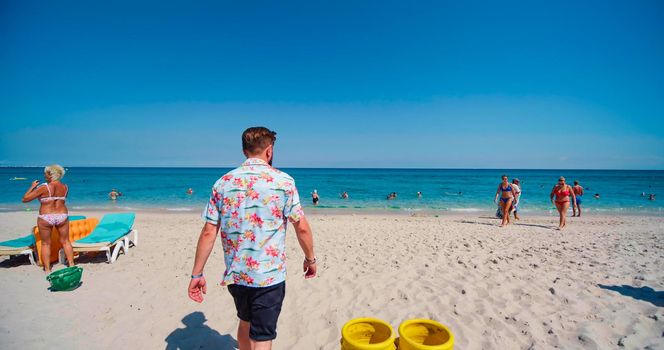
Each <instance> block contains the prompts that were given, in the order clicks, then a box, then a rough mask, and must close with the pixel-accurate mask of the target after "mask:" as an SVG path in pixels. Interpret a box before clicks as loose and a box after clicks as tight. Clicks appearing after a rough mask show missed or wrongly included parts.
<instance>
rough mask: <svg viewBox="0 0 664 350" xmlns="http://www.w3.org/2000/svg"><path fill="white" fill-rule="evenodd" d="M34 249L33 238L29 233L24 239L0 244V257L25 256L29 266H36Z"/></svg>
mask: <svg viewBox="0 0 664 350" xmlns="http://www.w3.org/2000/svg"><path fill="white" fill-rule="evenodd" d="M34 247H35V236H34V235H33V234H32V233H31V234H29V235H27V236H25V237H21V238H16V239H12V240H9V241H4V242H0V256H9V257H12V256H14V255H27V256H28V259H30V264H32V265H36V264H37V263H36V262H35V253H34Z"/></svg>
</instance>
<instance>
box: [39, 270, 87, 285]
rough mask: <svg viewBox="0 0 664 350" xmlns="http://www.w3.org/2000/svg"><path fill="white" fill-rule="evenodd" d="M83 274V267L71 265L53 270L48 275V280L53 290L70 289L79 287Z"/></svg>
mask: <svg viewBox="0 0 664 350" xmlns="http://www.w3.org/2000/svg"><path fill="white" fill-rule="evenodd" d="M82 275H83V269H82V268H80V267H78V266H70V267H67V268H64V269H62V270H58V271H55V272H52V273H51V274H50V275H48V276H46V280H47V281H49V282H50V283H51V291H70V290H74V289H76V288H78V286H79V284H80V282H81V276H82Z"/></svg>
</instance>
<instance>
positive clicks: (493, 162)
mask: <svg viewBox="0 0 664 350" xmlns="http://www.w3.org/2000/svg"><path fill="white" fill-rule="evenodd" d="M0 43H1V46H0V119H1V120H2V122H1V123H0V165H44V164H47V163H54V162H57V163H61V164H63V165H65V166H79V165H112V166H231V165H235V164H237V163H238V162H239V161H241V160H242V154H241V150H240V134H241V132H242V131H243V130H244V128H246V127H248V126H254V125H266V126H268V127H270V128H272V129H274V130H276V131H277V132H278V141H277V149H276V152H277V154H276V159H275V165H278V166H302V167H307V166H311V167H323V166H329V167H428V168H448V167H452V168H460V167H461V168H467V167H470V168H624V169H664V2H662V1H656V0H655V1H550V2H532V1H524V2H520V1H492V2H473V1H432V2H411V1H397V2H391V1H351V2H343V1H329V2H321V1H302V2H290V1H265V2H252V1H233V2H218V1H193V2H179V3H178V4H175V3H171V2H163V1H159V2H156V1H155V2H152V3H150V2H139V1H128V2H124V1H113V2H98V1H46V2H44V1H26V0H20V1H18V0H17V1H12V0H7V1H2V2H0Z"/></svg>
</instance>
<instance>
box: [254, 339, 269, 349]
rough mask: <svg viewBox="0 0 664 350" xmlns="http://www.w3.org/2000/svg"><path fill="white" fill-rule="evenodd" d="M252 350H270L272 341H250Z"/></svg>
mask: <svg viewBox="0 0 664 350" xmlns="http://www.w3.org/2000/svg"><path fill="white" fill-rule="evenodd" d="M251 349H252V350H272V340H266V341H254V340H252V341H251Z"/></svg>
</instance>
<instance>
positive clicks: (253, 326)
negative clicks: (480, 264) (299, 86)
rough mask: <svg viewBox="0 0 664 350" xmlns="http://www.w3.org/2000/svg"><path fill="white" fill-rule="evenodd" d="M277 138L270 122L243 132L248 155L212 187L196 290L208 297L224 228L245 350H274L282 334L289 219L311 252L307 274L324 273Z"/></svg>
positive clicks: (192, 291) (226, 279)
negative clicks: (209, 274) (211, 264)
mask: <svg viewBox="0 0 664 350" xmlns="http://www.w3.org/2000/svg"><path fill="white" fill-rule="evenodd" d="M275 140H276V133H275V132H273V131H271V130H269V129H267V128H264V127H254V128H249V129H247V130H245V131H244V133H243V134H242V149H243V151H244V154H245V156H246V157H247V160H246V161H245V162H244V163H242V165H241V166H240V167H238V168H236V169H234V170H231V171H230V172H228V173H227V174H226V175H224V176H222V177H221V178H220V179H219V180H217V182H216V183H215V184H214V186H213V187H212V194H211V195H210V200H209V201H208V203H207V206H206V207H205V210H204V211H203V220H204V221H205V224H204V226H203V230H202V231H201V234H200V237H199V238H198V246H197V247H196V258H195V261H194V268H193V269H192V272H191V282H190V283H189V288H188V293H189V298H191V299H192V300H194V301H196V302H198V303H201V302H203V294H205V292H206V281H205V277H204V276H203V269H204V267H205V263H206V261H207V259H208V257H209V256H210V253H211V252H212V248H213V246H214V243H215V241H216V237H217V233H219V235H220V236H221V241H222V247H223V249H224V260H225V263H226V270H225V271H224V275H223V277H222V282H221V284H222V285H224V286H228V291H229V293H230V294H231V296H232V297H233V300H234V303H235V309H236V311H237V317H238V318H239V319H240V324H239V326H238V330H237V341H238V345H239V347H240V350H250V349H251V350H266V349H267V350H269V349H271V348H272V340H273V339H275V338H276V337H277V320H278V318H279V314H280V313H281V305H282V303H283V300H284V296H285V294H286V282H285V280H286V253H285V251H286V226H287V224H288V223H287V222H286V220H287V219H288V221H290V222H291V223H292V224H293V226H294V227H295V233H296V235H297V239H298V242H299V243H300V247H301V248H302V251H303V252H304V262H303V271H304V277H305V278H312V277H315V276H316V256H315V255H314V247H313V234H312V233H311V228H310V227H309V223H308V221H307V219H306V218H305V217H304V212H303V211H302V206H301V205H300V198H299V195H298V192H297V188H296V187H295V181H294V180H293V178H292V177H290V176H289V175H288V174H286V173H284V172H281V171H279V170H277V169H275V168H273V167H272V159H273V152H274V142H275Z"/></svg>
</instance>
